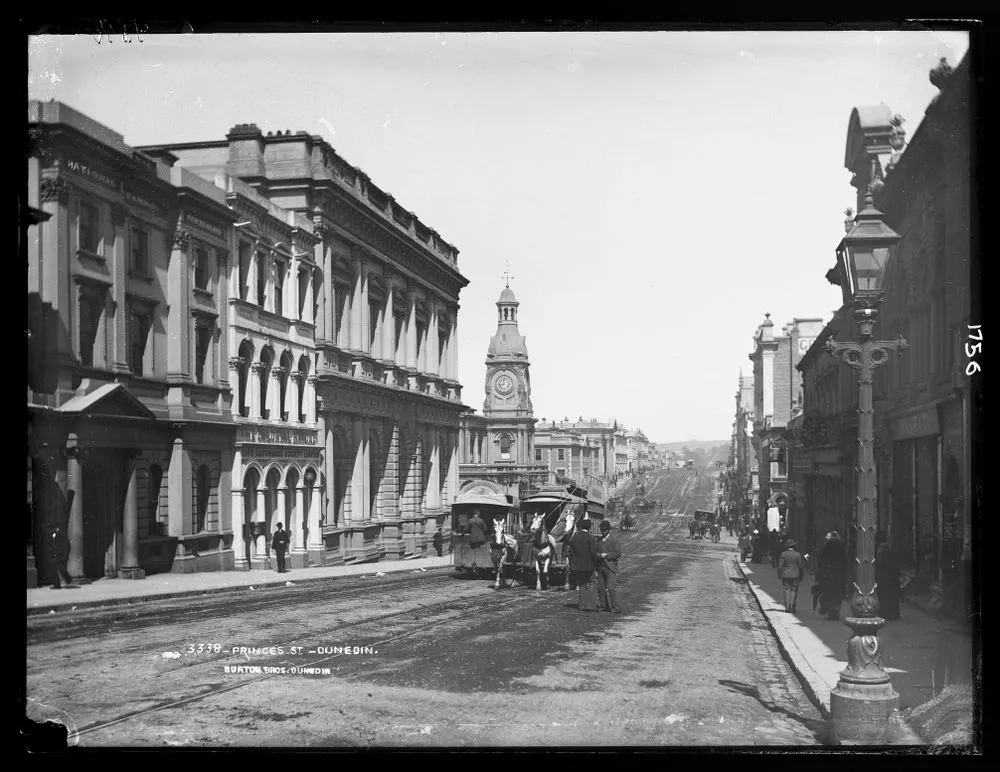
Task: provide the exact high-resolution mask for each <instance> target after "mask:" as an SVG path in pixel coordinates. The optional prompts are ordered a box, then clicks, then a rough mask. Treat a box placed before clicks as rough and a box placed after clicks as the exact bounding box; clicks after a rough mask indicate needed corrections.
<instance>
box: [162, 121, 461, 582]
mask: <svg viewBox="0 0 1000 772" xmlns="http://www.w3.org/2000/svg"><path fill="white" fill-rule="evenodd" d="M143 149H144V151H145V152H147V153H149V154H153V155H161V156H163V155H166V156H171V157H173V158H176V159H177V160H176V162H175V163H176V165H178V166H181V167H184V168H187V169H190V170H191V171H192V172H194V173H196V174H198V175H201V176H203V177H206V178H208V179H214V178H215V176H216V175H218V174H220V173H224V174H226V175H228V176H229V177H234V178H238V179H240V180H242V181H243V182H245V183H247V184H248V185H250V186H252V187H253V188H254V189H255V190H256V192H257V193H258V194H260V195H261V196H263V197H264V198H266V199H267V200H268V201H270V202H271V203H272V204H275V205H277V206H279V207H281V208H282V209H285V210H288V211H291V212H295V213H298V214H300V215H302V216H303V217H305V218H307V219H308V220H310V221H311V223H312V232H313V233H314V234H315V235H316V236H317V238H318V240H319V242H318V245H317V247H316V253H315V257H314V261H313V262H314V263H315V269H314V270H313V271H312V275H313V276H314V279H313V285H312V290H311V291H312V292H313V295H312V297H313V299H314V300H313V302H314V304H315V314H314V316H313V317H312V322H311V323H312V324H313V325H314V328H315V332H314V335H315V352H314V361H313V363H312V366H311V367H310V369H309V371H308V374H307V375H306V376H305V379H306V384H307V387H311V388H312V389H313V390H314V391H315V397H316V405H315V411H316V419H315V420H316V431H317V432H318V442H319V446H320V455H321V458H322V468H321V469H320V470H319V475H318V485H319V489H320V491H321V493H320V496H321V504H320V516H319V531H320V533H319V534H318V535H317V534H314V535H312V536H311V537H309V538H310V539H311V543H308V544H307V545H306V549H307V552H308V553H309V556H310V557H309V559H310V560H311V561H313V562H316V563H319V564H335V563H340V562H344V561H365V560H377V559H380V558H382V557H386V556H403V555H409V554H420V553H422V552H423V551H424V550H425V549H426V548H427V545H428V544H429V543H430V535H431V534H432V532H433V531H434V530H436V529H437V528H438V527H439V526H440V527H442V528H444V529H445V530H446V529H447V522H446V515H447V513H448V511H449V506H450V504H451V501H452V500H453V498H454V496H455V495H456V493H457V489H458V462H459V453H458V435H459V417H460V415H461V413H462V412H463V410H464V409H465V408H464V406H463V405H462V403H461V385H460V384H459V382H458V349H457V340H458V335H457V320H458V295H459V292H460V290H461V288H462V287H464V286H465V285H466V284H467V283H468V282H467V280H466V279H465V278H464V277H463V276H462V275H461V273H460V272H459V270H458V250H457V249H455V248H454V247H453V246H452V245H450V244H448V243H447V242H446V241H445V240H444V239H442V238H441V237H440V236H439V235H438V234H437V232H436V231H434V230H433V229H431V228H428V227H427V226H426V225H425V224H423V223H422V222H420V220H418V219H417V217H416V216H415V215H414V214H413V213H412V212H409V211H407V210H406V209H405V208H404V207H402V206H401V205H400V204H399V203H398V202H396V201H395V199H394V198H393V197H392V196H391V195H390V194H388V193H386V192H385V191H383V190H382V189H380V188H379V187H378V186H376V185H375V184H374V183H373V182H372V181H371V180H370V179H369V178H368V177H367V175H365V174H364V173H363V172H361V171H360V170H358V169H357V168H355V167H353V166H351V165H350V164H349V163H348V162H347V161H345V160H344V159H343V158H341V157H340V156H339V155H338V154H337V153H336V152H335V151H334V150H333V148H332V147H330V145H329V144H328V143H326V142H325V141H324V140H323V139H322V138H321V137H319V136H315V135H310V134H308V133H306V132H302V131H299V132H295V133H292V132H290V131H286V132H281V131H279V132H277V133H272V132H268V133H267V135H265V134H264V133H263V132H262V131H261V130H260V129H259V128H258V127H257V126H256V125H254V124H241V125H238V126H235V127H233V129H231V130H230V132H229V133H228V134H227V135H226V138H225V139H224V140H218V141H207V142H197V143H184V144H172V145H157V146H150V147H146V148H143ZM269 280H271V281H273V279H269ZM293 283H297V282H293ZM303 288H305V284H303ZM299 298H300V299H301V295H300V296H299ZM310 378H312V379H314V380H312V381H310V380H309V379H310Z"/></svg>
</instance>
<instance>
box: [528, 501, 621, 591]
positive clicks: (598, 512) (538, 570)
mask: <svg viewBox="0 0 1000 772" xmlns="http://www.w3.org/2000/svg"><path fill="white" fill-rule="evenodd" d="M521 513H522V517H523V518H524V522H525V524H526V525H527V528H528V531H529V534H530V535H529V537H528V540H527V541H522V542H521V544H520V553H519V555H518V560H517V563H518V568H519V569H520V571H521V573H522V574H524V578H523V579H522V581H523V582H524V583H526V584H527V583H530V577H529V576H527V574H530V573H534V574H535V577H534V579H535V587H536V588H537V589H542V588H543V587H545V586H548V585H549V584H550V583H549V581H548V577H549V573H550V571H552V570H553V569H555V571H558V572H561V574H562V576H561V579H562V585H563V586H564V587H566V588H568V587H569V542H570V539H571V538H572V536H573V532H574V531H575V529H576V526H577V524H578V523H579V522H580V521H581V520H583V519H589V520H590V521H591V530H592V532H596V531H597V525H598V523H600V521H601V520H603V519H604V502H603V491H602V490H601V489H600V487H599V486H594V487H591V488H581V487H579V486H577V485H573V484H571V485H558V486H546V487H543V488H541V489H540V490H539V491H538V492H536V493H534V494H532V495H531V496H528V497H527V498H525V499H524V501H522V502H521Z"/></svg>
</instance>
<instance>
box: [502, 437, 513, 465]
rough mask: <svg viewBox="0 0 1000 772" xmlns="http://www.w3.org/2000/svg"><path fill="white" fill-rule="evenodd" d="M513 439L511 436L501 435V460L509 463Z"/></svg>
mask: <svg viewBox="0 0 1000 772" xmlns="http://www.w3.org/2000/svg"><path fill="white" fill-rule="evenodd" d="M511 444H512V442H511V438H510V435H509V434H501V435H500V460H501V461H509V460H510V446H511Z"/></svg>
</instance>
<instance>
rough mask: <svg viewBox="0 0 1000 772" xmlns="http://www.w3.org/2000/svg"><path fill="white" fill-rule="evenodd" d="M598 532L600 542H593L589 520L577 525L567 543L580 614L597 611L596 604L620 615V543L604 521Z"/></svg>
mask: <svg viewBox="0 0 1000 772" xmlns="http://www.w3.org/2000/svg"><path fill="white" fill-rule="evenodd" d="M600 530H601V535H600V538H599V539H595V538H594V537H593V536H592V535H591V533H590V520H581V521H580V522H579V523H578V524H577V527H576V531H575V532H574V534H573V538H572V539H570V543H569V568H570V571H572V572H573V573H572V578H573V580H574V581H575V582H576V586H577V591H578V592H579V608H580V611H598V603H600V605H601V607H602V608H603V609H604V610H605V611H610V612H611V613H612V614H620V613H621V607H620V606H619V605H618V589H617V577H618V560H619V559H620V558H621V556H622V548H621V543H620V542H619V541H618V538H617V537H616V536H615V535H614V534H613V533H612V532H611V523H609V522H608V521H607V520H602V521H601V525H600ZM595 577H596V587H595V586H594V585H595V581H594V580H595Z"/></svg>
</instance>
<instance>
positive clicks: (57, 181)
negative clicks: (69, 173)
mask: <svg viewBox="0 0 1000 772" xmlns="http://www.w3.org/2000/svg"><path fill="white" fill-rule="evenodd" d="M39 187H40V191H39V192H40V198H41V200H42V201H43V202H45V201H58V202H59V203H60V204H65V203H66V202H67V201H69V197H70V194H71V193H72V192H73V186H72V185H70V184H69V183H68V182H66V180H64V179H63V178H62V177H47V178H45V179H43V180H42V182H41V185H40V186H39Z"/></svg>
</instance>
